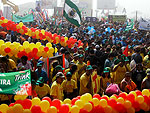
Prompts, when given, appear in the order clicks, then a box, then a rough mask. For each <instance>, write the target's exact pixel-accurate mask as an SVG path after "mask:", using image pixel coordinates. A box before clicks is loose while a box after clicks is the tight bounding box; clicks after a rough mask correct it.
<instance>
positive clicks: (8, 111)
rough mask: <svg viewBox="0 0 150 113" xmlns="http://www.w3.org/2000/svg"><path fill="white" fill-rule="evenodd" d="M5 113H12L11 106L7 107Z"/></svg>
mask: <svg viewBox="0 0 150 113" xmlns="http://www.w3.org/2000/svg"><path fill="white" fill-rule="evenodd" d="M6 113H14V110H13V107H9V108H8V110H7V112H6Z"/></svg>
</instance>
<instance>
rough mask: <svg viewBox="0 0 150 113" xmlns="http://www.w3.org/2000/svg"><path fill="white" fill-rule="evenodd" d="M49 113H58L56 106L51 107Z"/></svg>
mask: <svg viewBox="0 0 150 113" xmlns="http://www.w3.org/2000/svg"><path fill="white" fill-rule="evenodd" d="M47 113H57V108H56V107H54V106H51V107H50V108H49V109H48V110H47Z"/></svg>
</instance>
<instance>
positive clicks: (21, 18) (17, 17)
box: [12, 13, 34, 22]
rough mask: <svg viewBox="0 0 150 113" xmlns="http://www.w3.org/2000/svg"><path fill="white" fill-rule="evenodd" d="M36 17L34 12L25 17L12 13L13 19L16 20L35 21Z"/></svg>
mask: <svg viewBox="0 0 150 113" xmlns="http://www.w3.org/2000/svg"><path fill="white" fill-rule="evenodd" d="M33 20H34V18H33V14H32V13H31V14H28V15H26V16H24V17H21V16H18V15H15V14H12V21H14V22H20V21H22V22H33Z"/></svg>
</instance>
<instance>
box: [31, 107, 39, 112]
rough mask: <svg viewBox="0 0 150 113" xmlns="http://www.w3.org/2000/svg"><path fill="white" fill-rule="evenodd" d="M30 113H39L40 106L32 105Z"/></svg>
mask: <svg viewBox="0 0 150 113" xmlns="http://www.w3.org/2000/svg"><path fill="white" fill-rule="evenodd" d="M31 112H32V113H41V108H40V106H38V105H34V106H33V107H32V108H31Z"/></svg>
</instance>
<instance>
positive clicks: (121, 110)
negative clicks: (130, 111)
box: [115, 102, 126, 113]
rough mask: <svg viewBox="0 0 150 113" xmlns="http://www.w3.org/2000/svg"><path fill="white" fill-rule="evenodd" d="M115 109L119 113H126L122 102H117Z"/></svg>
mask: <svg viewBox="0 0 150 113" xmlns="http://www.w3.org/2000/svg"><path fill="white" fill-rule="evenodd" d="M115 109H116V110H117V111H118V112H119V113H125V112H126V109H125V107H124V106H123V104H121V103H120V102H117V104H116V106H115Z"/></svg>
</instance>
